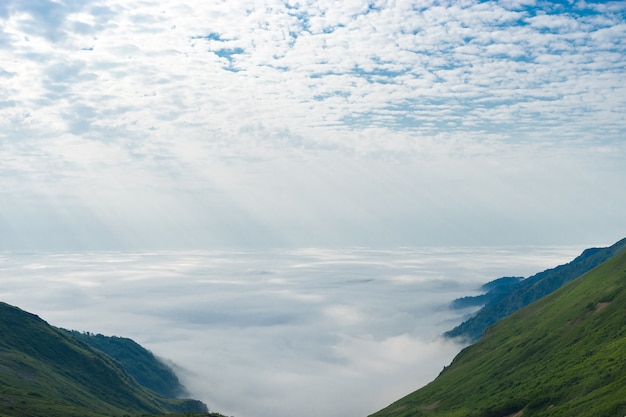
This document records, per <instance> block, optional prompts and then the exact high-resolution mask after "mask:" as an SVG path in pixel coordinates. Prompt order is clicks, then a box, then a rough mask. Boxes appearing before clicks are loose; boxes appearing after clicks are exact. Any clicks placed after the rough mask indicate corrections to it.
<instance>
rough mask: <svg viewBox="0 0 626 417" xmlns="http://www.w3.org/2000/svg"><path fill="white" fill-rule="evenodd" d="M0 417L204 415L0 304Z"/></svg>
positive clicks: (195, 405)
mask: <svg viewBox="0 0 626 417" xmlns="http://www.w3.org/2000/svg"><path fill="white" fill-rule="evenodd" d="M0 334H1V335H2V337H1V338H0V415H2V416H3V417H4V416H16V417H21V416H32V415H35V416H37V415H42V416H43V415H46V416H49V417H54V416H55V415H58V416H64V417H79V416H80V417H83V416H94V417H95V416H98V417H99V416H104V415H107V416H123V415H130V414H164V413H182V412H206V411H207V407H206V405H205V404H203V403H202V402H200V401H197V400H191V399H173V398H166V397H163V396H160V395H159V394H157V393H155V392H154V391H151V390H149V389H148V388H145V387H143V386H141V385H139V384H138V383H137V381H136V380H135V379H134V378H133V377H132V376H130V375H129V374H128V373H127V372H126V370H125V369H124V368H123V366H122V365H120V364H119V363H118V362H117V361H115V360H114V359H113V358H111V357H110V356H108V355H106V354H104V353H103V352H101V351H99V350H97V349H94V348H93V347H91V346H90V345H88V344H87V343H85V342H82V341H80V340H78V339H76V338H74V337H72V336H71V334H69V333H67V332H66V331H64V330H61V329H58V328H56V327H54V326H51V325H50V324H48V323H47V322H45V321H44V320H43V319H41V318H40V317H39V316H37V315H36V314H32V313H29V312H26V311H23V310H21V309H19V308H18V307H15V306H11V305H9V304H6V303H3V302H0Z"/></svg>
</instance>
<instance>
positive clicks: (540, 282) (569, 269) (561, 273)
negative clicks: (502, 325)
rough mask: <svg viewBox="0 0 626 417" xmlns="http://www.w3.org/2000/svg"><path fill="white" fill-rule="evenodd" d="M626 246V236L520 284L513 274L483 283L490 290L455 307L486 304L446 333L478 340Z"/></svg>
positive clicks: (453, 304)
mask: <svg viewBox="0 0 626 417" xmlns="http://www.w3.org/2000/svg"><path fill="white" fill-rule="evenodd" d="M625 249H626V238H624V239H622V240H620V241H619V242H617V243H615V244H613V245H612V246H609V247H606V248H589V249H585V250H584V251H583V252H582V253H581V254H580V255H579V256H578V257H576V258H575V259H574V260H572V261H571V262H569V263H567V264H564V265H559V266H557V267H555V268H551V269H547V270H545V271H543V272H539V273H537V274H535V275H533V276H531V277H528V278H526V279H524V280H522V281H519V282H518V283H514V282H513V281H512V280H511V277H503V278H499V279H497V280H493V281H490V282H489V283H487V284H485V285H484V286H483V288H485V289H489V291H488V292H487V293H486V294H482V295H479V296H473V297H463V298H460V299H457V300H455V301H453V303H452V307H453V308H463V307H469V306H479V305H482V304H484V306H483V307H482V308H481V309H480V310H479V311H478V312H477V313H476V314H475V315H474V316H472V317H471V318H469V319H468V320H466V321H464V322H463V323H461V324H459V325H458V326H456V327H455V328H453V329H452V330H449V331H447V332H445V333H444V336H446V337H449V338H461V339H464V340H466V341H468V342H475V341H477V340H478V339H480V338H481V337H482V335H483V334H484V332H485V330H486V329H487V328H488V327H489V326H491V325H493V324H495V323H497V322H498V321H500V320H501V319H503V318H505V317H507V316H509V315H510V314H512V313H514V312H516V311H517V310H519V309H520V308H522V307H524V306H527V305H528V304H530V303H532V302H534V301H536V300H538V299H540V298H542V297H544V296H545V295H548V294H550V293H551V292H553V291H555V290H557V289H559V288H561V287H562V286H563V285H565V284H567V283H568V282H571V281H573V280H574V279H576V278H578V277H579V276H581V275H583V274H585V273H587V272H588V271H590V270H592V269H593V268H595V267H596V266H598V265H600V264H601V263H603V262H604V261H606V260H607V259H609V258H611V257H613V256H614V255H616V254H617V253H619V252H621V251H623V250H625ZM499 283H500V284H503V285H499Z"/></svg>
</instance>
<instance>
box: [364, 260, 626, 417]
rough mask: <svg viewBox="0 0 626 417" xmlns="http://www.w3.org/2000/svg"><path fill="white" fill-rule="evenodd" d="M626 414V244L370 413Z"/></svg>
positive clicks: (491, 416) (400, 416)
mask: <svg viewBox="0 0 626 417" xmlns="http://www.w3.org/2000/svg"><path fill="white" fill-rule="evenodd" d="M624 415H626V251H622V252H621V253H620V254H618V255H616V256H614V257H613V258H611V259H610V260H608V261H606V262H604V263H603V264H601V265H600V266H598V267H597V268H595V269H594V270H592V271H590V272H589V273H587V274H585V275H584V276H583V277H580V278H578V279H576V280H575V281H573V282H572V283H570V284H568V285H566V286H564V287H563V288H561V289H560V290H558V291H556V292H553V293H552V294H550V295H548V296H546V297H544V298H542V299H541V300H539V301H537V302H535V303H533V304H531V305H529V306H527V307H525V308H523V309H521V310H519V311H518V312H516V313H514V314H513V315H511V316H509V317H508V318H506V319H503V320H502V321H500V322H499V323H497V324H496V325H495V326H493V327H491V328H490V329H488V331H487V332H486V333H485V335H484V337H483V338H482V339H481V340H480V341H479V342H477V343H476V344H474V345H472V346H470V347H468V348H466V349H464V350H463V351H462V352H461V353H459V355H458V356H457V357H456V358H455V359H454V361H453V362H452V363H451V364H450V366H449V367H447V368H446V369H444V370H443V371H442V373H441V374H440V375H439V377H437V378H436V379H435V380H434V381H433V382H431V383H430V384H428V385H427V386H425V387H424V388H422V389H420V390H418V391H416V392H414V393H412V394H409V395H408V396H406V397H405V398H403V399H401V400H399V401H397V402H396V403H394V404H392V405H390V406H389V407H387V408H385V409H383V410H381V411H379V412H378V413H376V414H374V415H373V416H376V417H383V416H393V417H407V416H446V417H461V416H481V417H505V416H508V417H513V416H516V417H519V416H524V417H534V416H550V417H561V416H562V417H565V416H568V417H569V416H578V417H592V416H597V417H623V416H624Z"/></svg>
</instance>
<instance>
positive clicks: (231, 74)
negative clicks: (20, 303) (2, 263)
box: [0, 0, 626, 249]
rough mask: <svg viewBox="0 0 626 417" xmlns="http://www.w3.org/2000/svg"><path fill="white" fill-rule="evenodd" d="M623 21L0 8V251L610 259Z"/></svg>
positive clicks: (541, 5)
mask: <svg viewBox="0 0 626 417" xmlns="http://www.w3.org/2000/svg"><path fill="white" fill-rule="evenodd" d="M624 15H625V12H624V7H623V3H621V2H574V3H572V4H569V3H567V4H561V3H553V2H534V1H528V2H527V1H500V2H496V1H487V2H477V1H465V2H447V1H424V2H393V1H370V2H344V3H342V4H336V2H329V1H304V2H291V1H265V2H261V3H259V2H248V1H236V2H221V3H216V2H208V3H207V2H200V1H198V2H184V3H182V4H181V3H180V2H173V1H165V0H163V1H146V2H142V3H141V4H133V5H132V6H129V5H128V4H127V3H124V2H119V1H118V2H116V1H108V2H99V1H86V2H79V3H76V2H64V1H60V2H56V1H54V2H53V1H41V2H22V1H4V2H3V3H2V5H0V20H1V24H0V62H1V63H2V64H0V132H2V133H0V135H1V136H0V138H1V139H0V140H1V141H0V185H1V187H0V188H1V190H2V191H1V198H2V199H3V204H2V206H1V207H0V231H1V233H0V235H1V236H2V237H0V246H2V247H3V248H6V249H12V248H44V249H46V248H48V249H50V248H57V249H71V248H120V247H121V248H193V247H224V246H250V245H253V246H266V245H274V246H279V245H280V246H284V245H295V246H298V245H304V246H308V245H314V246H319V245H351V244H364V245H370V244H395V245H397V244H413V243H416V241H417V242H418V243H423V244H432V243H437V244H450V243H454V244H460V243H463V244H473V243H498V244H500V243H514V242H525V243H532V242H534V243H551V242H566V241H571V240H572V239H574V240H576V241H578V242H581V243H582V242H587V241H590V240H592V241H596V240H599V241H611V240H614V239H617V238H619V235H617V236H615V235H614V233H615V232H614V230H616V229H619V228H622V227H623V226H624V220H623V216H621V211H620V210H619V207H623V205H624V198H625V197H624V196H623V195H621V196H619V195H618V196H616V195H615V193H612V190H614V189H615V188H616V187H619V185H620V184H621V180H622V179H623V178H624V167H623V163H622V162H623V159H624V141H623V136H624V132H625V125H624V120H625V119H624V110H625V109H626V106H625V102H624V100H625V99H624V98H625V97H626V91H625V88H626V87H624V83H623V82H622V81H623V79H624V56H625V54H624V39H626V33H625V32H626V25H625V23H624ZM563 213H566V215H565V216H564V215H563ZM589 213H594V215H593V216H591V215H590V214H589ZM599 218H601V219H603V220H601V221H599V220H598V219H599ZM571 224H577V225H579V230H577V231H576V233H573V232H572V228H571V227H570V225H571Z"/></svg>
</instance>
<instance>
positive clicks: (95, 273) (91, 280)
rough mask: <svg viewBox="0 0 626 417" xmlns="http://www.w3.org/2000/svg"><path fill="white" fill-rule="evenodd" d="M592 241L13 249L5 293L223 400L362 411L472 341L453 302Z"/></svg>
mask: <svg viewBox="0 0 626 417" xmlns="http://www.w3.org/2000/svg"><path fill="white" fill-rule="evenodd" d="M581 250H582V248H580V247H556V248H547V247H535V248H520V247H516V248H500V249H498V250H494V249H492V248H443V247H442V248H405V249H402V250H389V249H382V250H374V249H351V250H331V249H315V248H310V249H299V250H294V251H273V250H260V251H223V250H222V251H191V252H164V251H162V252H141V253H138V252H123V253H122V252H118V251H115V252H102V251H101V252H81V253H71V252H66V253H57V254H54V253H47V254H45V253H40V254H25V253H23V254H18V253H6V252H4V253H1V254H0V263H1V264H2V268H3V284H2V288H1V289H0V297H1V298H2V300H3V301H5V302H8V303H11V304H14V305H17V306H19V307H21V308H23V309H26V310H28V311H31V312H33V313H35V314H38V315H40V316H41V317H42V318H43V319H45V320H47V321H48V322H50V323H51V324H53V325H56V326H61V327H65V328H71V329H78V330H83V331H90V332H94V333H103V334H107V335H117V336H125V337H131V338H133V339H135V340H137V341H138V342H140V343H141V344H142V345H144V346H146V347H147V348H149V349H150V350H152V351H153V352H154V353H155V354H157V355H158V356H161V357H164V358H166V359H169V360H172V361H173V362H174V363H175V364H176V365H177V366H178V367H180V372H181V374H180V375H181V377H182V378H183V380H184V382H185V384H186V385H187V387H188V388H189V390H190V391H191V392H192V393H193V395H194V396H196V397H197V398H200V399H202V400H203V401H206V402H207V404H208V405H209V407H210V408H211V409H212V410H215V411H220V412H222V413H226V414H228V415H235V416H238V417H247V416H258V417H264V416H293V415H300V416H303V417H307V416H314V415H320V414H324V415H329V416H341V417H345V416H363V415H367V414H368V413H372V412H375V411H376V410H377V409H380V408H382V407H384V406H386V405H388V404H389V403H391V402H392V401H394V400H396V399H398V398H399V397H400V396H402V395H405V394H407V393H408V392H411V391H412V390H415V389H417V388H418V387H419V386H420V385H423V384H425V383H427V382H429V381H430V380H432V379H433V378H434V377H435V376H436V375H437V374H438V373H439V372H440V371H441V369H442V368H443V366H444V365H448V364H449V362H450V360H451V359H452V357H453V356H454V355H455V354H456V353H457V352H458V351H459V349H460V346H458V345H455V344H453V343H450V342H446V341H443V340H440V339H439V338H438V335H439V334H441V333H442V332H443V331H445V330H448V329H449V328H451V327H453V326H454V325H455V324H457V323H458V322H459V321H460V320H461V318H462V314H465V313H467V312H459V311H456V310H454V311H453V310H449V309H448V304H449V302H450V301H451V300H453V299H454V298H456V297H459V296H465V295H468V294H472V293H474V292H475V291H476V289H477V288H478V287H479V286H480V285H481V284H482V283H484V282H486V281H488V280H491V279H493V278H496V277H499V276H502V275H520V274H523V275H530V274H532V273H535V272H537V271H538V270H542V269H545V268H547V267H552V266H554V265H556V264H559V263H563V262H564V261H567V260H569V259H571V258H572V257H573V256H575V255H577V254H578V253H579V252H580V251H581ZM399 277H401V278H400V279H399ZM406 277H413V278H411V279H406Z"/></svg>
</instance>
